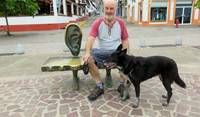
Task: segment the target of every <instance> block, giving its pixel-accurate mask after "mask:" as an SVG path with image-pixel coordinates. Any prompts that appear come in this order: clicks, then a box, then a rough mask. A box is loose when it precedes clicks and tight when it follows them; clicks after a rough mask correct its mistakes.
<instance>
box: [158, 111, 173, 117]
mask: <svg viewBox="0 0 200 117" xmlns="http://www.w3.org/2000/svg"><path fill="white" fill-rule="evenodd" d="M160 114H161V116H162V117H171V114H170V112H169V111H160Z"/></svg>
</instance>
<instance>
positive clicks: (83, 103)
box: [0, 25, 200, 117]
mask: <svg viewBox="0 0 200 117" xmlns="http://www.w3.org/2000/svg"><path fill="white" fill-rule="evenodd" d="M128 28H129V34H130V48H131V51H130V53H131V54H133V55H135V56H152V55H164V56H168V57H171V58H173V59H174V60H175V61H176V62H177V64H178V68H179V73H180V75H181V78H182V79H183V80H184V81H185V82H186V84H187V89H182V88H180V87H179V86H177V85H176V84H173V96H172V98H171V102H170V105H169V106H168V107H163V106H161V105H162V102H164V100H163V99H162V98H161V95H162V94H165V93H166V91H165V89H164V87H163V86H162V83H161V82H160V80H159V78H158V77H155V78H153V79H151V80H148V81H146V82H144V83H142V84H141V99H140V107H139V108H137V109H133V108H132V107H131V106H132V104H133V103H134V99H135V93H134V88H133V87H132V86H131V98H130V99H129V100H127V101H125V102H122V101H120V98H119V94H118V93H117V91H116V88H117V85H118V83H117V80H116V78H115V77H117V71H116V70H114V71H112V76H113V80H114V86H113V88H110V89H105V95H103V96H101V97H100V98H99V99H98V100H96V101H94V102H90V101H88V99H87V95H88V94H89V89H92V88H93V87H94V82H93V81H92V80H90V78H88V79H84V76H83V72H82V71H79V77H80V79H81V84H82V85H81V90H80V91H72V90H71V84H72V73H71V72H70V71H69V72H68V71H65V72H41V70H40V67H41V65H42V64H43V63H44V62H45V61H46V60H47V59H48V58H49V57H52V56H71V54H70V53H69V52H63V49H66V47H65V45H64V30H58V31H41V32H26V33H14V35H15V36H12V37H9V38H8V37H6V36H3V34H2V33H0V53H5V52H8V53H9V52H14V51H15V47H16V44H17V43H21V44H22V45H23V46H24V48H25V54H22V55H11V56H0V65H1V66H0V117H7V116H8V117H66V116H67V117H199V116H200V108H199V107H200V100H199V99H200V87H199V84H200V72H199V71H200V49H198V48H194V47H193V46H200V44H199V43H200V41H199V37H200V31H199V29H198V28H191V27H189V28H184V29H183V28H180V29H174V28H173V27H151V28H150V27H145V28H143V27H138V26H130V25H129V26H128ZM88 30H89V29H88V28H85V29H84V30H83V34H84V37H83V43H82V48H83V47H84V44H85V40H86V34H87V32H88ZM177 32H179V34H180V35H181V37H182V38H183V46H178V47H153V48H151V47H146V48H140V40H142V39H144V40H145V44H146V45H162V44H163V45H165V44H169V43H170V42H171V43H173V42H174V40H175V39H176V36H178V34H177ZM164 40H165V41H164ZM95 46H97V45H95ZM82 54H83V53H80V55H82ZM100 74H101V78H102V79H103V80H104V76H105V71H104V70H101V71H100Z"/></svg>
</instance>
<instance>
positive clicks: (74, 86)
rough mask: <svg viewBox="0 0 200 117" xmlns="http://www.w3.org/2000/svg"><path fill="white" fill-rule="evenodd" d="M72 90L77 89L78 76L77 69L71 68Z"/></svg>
mask: <svg viewBox="0 0 200 117" xmlns="http://www.w3.org/2000/svg"><path fill="white" fill-rule="evenodd" d="M72 72H73V85H72V88H73V90H79V77H78V70H73V71H72Z"/></svg>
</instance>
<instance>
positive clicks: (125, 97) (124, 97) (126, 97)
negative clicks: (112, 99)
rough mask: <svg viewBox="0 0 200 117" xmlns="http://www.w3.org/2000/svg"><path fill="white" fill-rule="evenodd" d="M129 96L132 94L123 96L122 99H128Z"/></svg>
mask: <svg viewBox="0 0 200 117" xmlns="http://www.w3.org/2000/svg"><path fill="white" fill-rule="evenodd" d="M129 98H130V96H129V95H126V96H123V97H121V100H122V101H126V100H127V99H129Z"/></svg>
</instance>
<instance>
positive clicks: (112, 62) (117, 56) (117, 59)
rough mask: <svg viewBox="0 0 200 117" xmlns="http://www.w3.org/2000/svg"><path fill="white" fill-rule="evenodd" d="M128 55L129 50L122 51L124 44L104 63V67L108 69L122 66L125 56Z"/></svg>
mask: <svg viewBox="0 0 200 117" xmlns="http://www.w3.org/2000/svg"><path fill="white" fill-rule="evenodd" d="M126 53H127V49H123V50H122V44H120V45H119V46H118V47H117V49H116V51H115V52H113V53H112V54H111V55H110V57H109V58H108V59H106V60H105V61H104V65H105V66H106V67H107V68H108V69H111V68H114V67H116V66H120V65H121V64H122V63H121V61H122V59H123V57H124V55H126Z"/></svg>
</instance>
